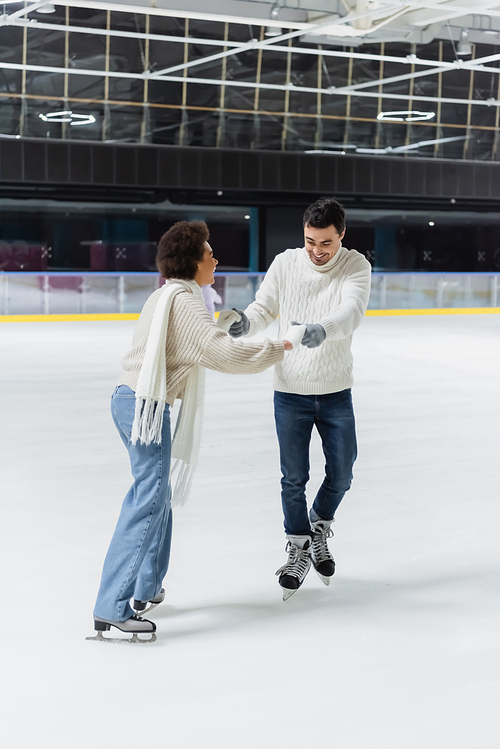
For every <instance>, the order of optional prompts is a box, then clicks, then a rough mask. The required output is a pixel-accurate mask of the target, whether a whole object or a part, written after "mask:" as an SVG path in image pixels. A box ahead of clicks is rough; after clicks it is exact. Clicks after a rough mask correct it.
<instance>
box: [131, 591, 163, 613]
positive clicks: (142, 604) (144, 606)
mask: <svg viewBox="0 0 500 749" xmlns="http://www.w3.org/2000/svg"><path fill="white" fill-rule="evenodd" d="M164 600H165V590H164V589H163V588H162V589H161V590H160V592H159V593H158V595H157V596H155V597H154V598H151V600H150V601H138V600H137V599H136V598H134V602H133V604H132V608H133V609H134V611H135V613H136V614H137V615H138V616H144V615H145V614H149V612H150V611H152V610H153V609H155V608H156V607H157V606H159V605H160V603H163V601H164Z"/></svg>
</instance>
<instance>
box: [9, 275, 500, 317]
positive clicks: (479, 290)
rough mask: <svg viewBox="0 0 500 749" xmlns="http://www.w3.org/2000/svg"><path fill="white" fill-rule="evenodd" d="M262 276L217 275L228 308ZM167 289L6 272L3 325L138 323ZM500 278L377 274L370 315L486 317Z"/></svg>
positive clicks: (113, 278)
mask: <svg viewBox="0 0 500 749" xmlns="http://www.w3.org/2000/svg"><path fill="white" fill-rule="evenodd" d="M264 276H265V273H263V272H257V271H255V272H249V271H237V272H218V273H216V275H215V284H214V287H215V289H216V291H217V293H218V294H219V296H220V297H221V299H222V304H221V305H220V307H221V308H222V309H231V308H232V307H236V308H238V309H246V307H247V306H248V305H249V304H250V303H251V302H252V301H253V300H254V299H255V294H256V292H257V291H258V289H259V287H260V284H261V283H262V280H263V278H264ZM162 283H163V279H162V278H161V277H160V275H159V274H158V272H143V273H139V272H127V273H126V272H117V271H114V272H89V271H0V321H3V322H23V321H24V322H42V321H46V322H48V321H59V322H62V321H74V320H81V321H82V320H135V319H137V317H138V315H139V313H140V311H141V309H142V307H143V306H144V303H145V302H146V300H147V299H148V297H149V296H150V295H151V294H152V293H153V292H154V291H155V290H157V289H159V288H160V286H161V285H162ZM499 305H500V273H494V272H489V273H488V272H486V273H484V272H482V273H480V272H477V273H430V272H412V271H407V272H403V271H394V272H388V271H387V272H386V271H380V270H378V271H373V273H372V287H371V293H370V299H369V303H368V313H367V314H368V315H369V316H377V315H384V316H389V315H431V314H485V313H488V312H493V311H495V310H497V309H498V308H499Z"/></svg>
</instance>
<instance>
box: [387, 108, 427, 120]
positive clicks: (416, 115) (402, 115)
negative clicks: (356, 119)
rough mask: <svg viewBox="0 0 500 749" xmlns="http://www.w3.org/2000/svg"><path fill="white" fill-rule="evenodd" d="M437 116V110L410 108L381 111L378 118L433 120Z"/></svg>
mask: <svg viewBox="0 0 500 749" xmlns="http://www.w3.org/2000/svg"><path fill="white" fill-rule="evenodd" d="M435 116H436V113H435V112H419V111H418V110H416V109H410V110H406V111H404V112H379V113H378V115H377V120H381V121H382V122H420V121H421V120H432V118H433V117H435Z"/></svg>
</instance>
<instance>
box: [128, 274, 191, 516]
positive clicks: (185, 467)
mask: <svg viewBox="0 0 500 749" xmlns="http://www.w3.org/2000/svg"><path fill="white" fill-rule="evenodd" d="M185 291H188V292H191V293H193V294H195V295H198V296H199V297H200V300H201V301H202V302H203V296H202V292H201V288H200V287H199V286H198V284H197V283H196V281H184V280H181V279H172V280H169V281H167V282H166V283H165V285H164V287H163V289H162V293H161V295H160V299H159V301H158V304H157V306H156V309H155V312H154V315H153V320H152V322H151V328H150V330H149V335H148V340H147V343H146V352H145V354H144V360H143V362H142V366H141V371H140V373H139V379H138V382H137V389H136V392H135V417H134V423H133V426H132V435H131V441H132V444H133V445H135V444H136V443H137V441H139V442H141V443H142V444H144V445H149V444H151V442H156V443H158V444H160V443H161V432H162V426H163V412H164V410H165V405H166V403H167V364H166V354H165V347H166V340H167V334H168V320H169V316H170V309H171V306H172V301H173V299H174V297H175V296H176V295H177V294H180V293H183V292H185ZM204 403H205V369H204V367H200V366H195V367H193V369H192V370H191V372H190V373H189V375H188V378H187V383H186V389H185V391H184V395H183V398H182V406H181V410H180V413H179V417H178V419H177V424H176V427H175V433H174V439H173V441H172V457H171V463H170V481H171V485H172V504H173V505H184V504H185V503H186V502H187V500H188V499H189V492H190V490H191V483H192V481H193V476H194V471H195V468H196V465H197V463H198V453H199V450H200V442H201V428H202V424H203V407H204Z"/></svg>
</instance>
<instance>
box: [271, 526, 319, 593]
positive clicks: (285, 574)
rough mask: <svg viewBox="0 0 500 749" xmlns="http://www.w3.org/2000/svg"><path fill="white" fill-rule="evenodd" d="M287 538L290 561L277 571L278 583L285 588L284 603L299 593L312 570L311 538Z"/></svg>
mask: <svg viewBox="0 0 500 749" xmlns="http://www.w3.org/2000/svg"><path fill="white" fill-rule="evenodd" d="M287 538H288V542H287V545H286V548H285V551H287V552H288V560H287V562H286V564H284V565H283V567H280V568H279V570H276V574H277V575H278V577H279V579H278V582H279V584H280V585H281V587H282V588H283V600H284V601H287V600H288V599H289V598H290V596H293V594H294V593H296V592H297V591H298V589H299V588H300V586H301V585H302V583H303V582H304V580H305V578H306V575H307V573H308V572H309V570H310V568H311V552H310V546H311V539H310V538H309V536H287Z"/></svg>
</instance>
